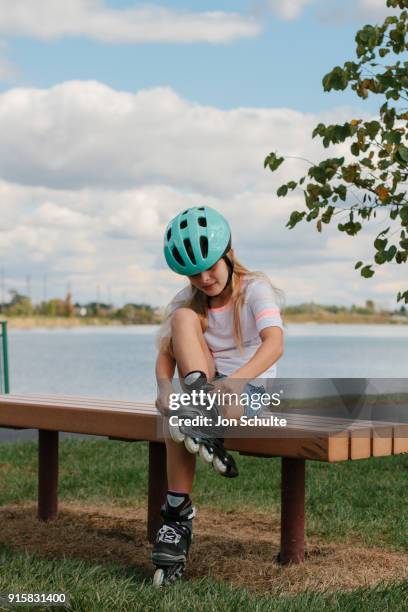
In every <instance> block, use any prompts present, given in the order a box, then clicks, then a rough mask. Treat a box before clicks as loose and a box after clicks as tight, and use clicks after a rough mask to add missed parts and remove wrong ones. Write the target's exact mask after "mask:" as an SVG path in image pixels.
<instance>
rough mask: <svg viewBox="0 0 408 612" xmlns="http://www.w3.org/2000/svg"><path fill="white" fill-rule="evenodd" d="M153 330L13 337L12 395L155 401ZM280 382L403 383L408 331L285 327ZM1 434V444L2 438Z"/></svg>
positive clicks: (23, 332)
mask: <svg viewBox="0 0 408 612" xmlns="http://www.w3.org/2000/svg"><path fill="white" fill-rule="evenodd" d="M156 330H157V326H150V325H149V326H144V325H143V326H138V325H135V326H127V327H106V328H105V327H103V328H101V327H98V328H91V327H89V328H74V329H68V330H66V329H55V330H41V329H34V330H12V331H10V332H9V353H10V387H11V392H12V393H13V392H14V393H55V394H70V395H75V394H78V395H92V396H99V397H109V398H115V399H131V400H147V401H154V398H155V392H156V383H155V377H154V364H155V357H156V349H155V345H154V339H155V332H156ZM278 376H279V377H284V378H350V377H352V378H363V377H366V378H407V377H408V326H388V325H375V326H374V325H318V324H292V325H288V327H287V330H286V347H285V354H284V356H283V357H282V359H281V360H280V362H279V363H278ZM0 433H2V438H3V439H4V436H5V435H6V433H7V430H4V431H3V432H1V430H0ZM23 433H24V432H20V433H19V434H17V432H15V434H14V435H13V436H11V437H14V438H16V437H20V438H21V437H24V436H23V435H22V434H23ZM26 433H27V434H28V432H26ZM9 438H10V436H9V435H8V433H7V439H9Z"/></svg>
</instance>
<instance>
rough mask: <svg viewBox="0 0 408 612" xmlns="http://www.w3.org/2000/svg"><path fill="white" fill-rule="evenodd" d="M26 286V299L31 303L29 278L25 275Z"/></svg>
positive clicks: (28, 275)
mask: <svg viewBox="0 0 408 612" xmlns="http://www.w3.org/2000/svg"><path fill="white" fill-rule="evenodd" d="M26 286H27V297H28V299H29V300H30V301H31V276H30V274H27V276H26Z"/></svg>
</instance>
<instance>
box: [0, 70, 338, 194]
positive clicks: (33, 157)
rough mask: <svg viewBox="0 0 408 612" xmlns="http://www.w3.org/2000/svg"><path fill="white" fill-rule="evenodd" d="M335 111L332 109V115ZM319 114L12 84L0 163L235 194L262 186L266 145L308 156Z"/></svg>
mask: <svg viewBox="0 0 408 612" xmlns="http://www.w3.org/2000/svg"><path fill="white" fill-rule="evenodd" d="M342 115H344V117H346V113H345V112H344V111H343V112H342V111H341V110H338V111H336V113H334V114H333V115H332V116H331V120H334V119H336V120H341V116H342ZM328 117H329V115H328ZM316 122H317V116H315V115H312V114H304V113H301V112H296V111H293V110H290V109H285V108H282V109H280V108H276V109H257V108H253V109H251V108H242V109H239V108H238V109H234V110H221V109H219V108H215V107H204V106H200V105H198V104H193V103H191V102H188V101H186V100H184V99H182V98H180V97H179V96H178V95H177V94H176V93H175V92H174V91H173V90H171V89H169V88H156V89H151V90H143V91H139V92H138V93H136V94H131V93H125V92H118V91H115V90H113V89H111V88H110V87H107V86H105V85H102V84H101V83H97V82H79V81H72V82H68V83H64V84H62V85H58V86H55V87H52V88H50V89H48V90H39V89H23V88H18V89H13V90H9V91H7V92H5V93H3V94H1V95H0V133H1V135H2V137H1V139H0V166H1V168H2V176H3V178H4V179H6V180H8V181H12V182H18V183H22V184H31V185H47V186H49V187H58V188H64V189H66V188H74V189H78V188H80V187H92V186H93V187H99V188H100V187H103V188H106V189H116V188H121V189H124V188H130V187H132V186H134V185H140V184H147V185H149V184H150V185H157V184H162V185H168V186H171V187H174V188H178V187H180V186H181V185H183V186H185V187H186V188H188V189H191V190H192V191H195V190H197V191H199V192H206V193H214V194H221V193H222V194H233V193H237V192H238V193H239V192H241V191H247V190H249V191H251V190H252V189H254V188H255V187H256V189H259V188H260V187H261V186H262V185H263V186H264V187H265V188H269V186H270V176H268V175H267V174H266V172H265V171H264V169H263V164H262V162H263V159H264V157H265V156H266V155H267V154H268V153H269V152H270V150H271V149H274V148H276V149H279V150H280V151H282V152H283V153H285V154H287V155H299V154H300V153H302V152H305V151H307V153H308V154H309V155H310V156H311V159H315V158H316V156H317V155H319V154H320V153H319V152H320V149H321V147H320V146H319V144H318V142H317V141H316V140H315V141H313V142H312V141H311V138H310V135H311V131H312V129H313V127H314V125H315V124H316ZM296 167H298V168H303V167H304V164H303V162H297V163H295V162H293V163H292V169H294V170H296Z"/></svg>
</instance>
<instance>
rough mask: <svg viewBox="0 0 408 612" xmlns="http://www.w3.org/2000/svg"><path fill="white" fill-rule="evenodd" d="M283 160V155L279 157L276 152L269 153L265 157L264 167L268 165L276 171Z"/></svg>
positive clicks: (272, 170)
mask: <svg viewBox="0 0 408 612" xmlns="http://www.w3.org/2000/svg"><path fill="white" fill-rule="evenodd" d="M283 161H284V158H283V157H278V156H277V155H276V153H269V155H268V156H267V157H266V158H265V161H264V168H266V167H268V168H269V169H270V170H271V172H274V171H275V170H277V169H278V168H279V166H280V165H281V163H282V162H283Z"/></svg>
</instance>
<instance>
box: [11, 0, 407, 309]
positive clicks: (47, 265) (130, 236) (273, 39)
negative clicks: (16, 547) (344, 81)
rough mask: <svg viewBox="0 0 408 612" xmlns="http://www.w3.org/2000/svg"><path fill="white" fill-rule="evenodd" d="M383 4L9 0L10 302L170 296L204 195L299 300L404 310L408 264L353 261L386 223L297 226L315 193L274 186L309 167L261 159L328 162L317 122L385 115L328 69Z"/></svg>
mask: <svg viewBox="0 0 408 612" xmlns="http://www.w3.org/2000/svg"><path fill="white" fill-rule="evenodd" d="M385 14H387V9H385V0H354V1H352V0H342V1H339V0H237V1H235V2H234V3H231V2H227V1H224V2H222V1H219V2H215V1H212V0H210V1H206V2H202V1H201V0H195V1H194V2H193V1H192V0H184V1H182V0H176V1H173V2H171V3H163V4H159V3H156V4H152V3H149V2H143V3H142V2H136V1H133V2H131V1H130V0H117V1H113V0H109V1H108V0H70V2H66V1H65V0H36V2H32V1H31V0H12V1H11V0H0V134H1V138H0V219H1V223H0V291H1V294H2V295H0V301H1V300H2V299H8V296H9V294H8V292H9V290H10V289H15V290H18V291H20V292H22V293H25V294H27V293H28V294H29V295H30V297H31V298H32V299H33V301H34V302H39V301H41V300H42V299H44V298H47V299H49V298H51V297H62V298H63V297H64V296H65V294H66V292H67V289H68V288H69V289H70V290H71V291H72V294H73V298H74V300H75V301H79V302H87V301H93V300H102V301H106V302H108V301H110V302H113V303H115V304H116V305H121V304H123V303H124V302H129V301H130V302H148V303H150V304H152V305H153V306H163V305H165V304H166V303H167V302H168V301H169V300H170V299H171V297H172V296H173V295H174V293H176V292H177V290H179V289H180V288H181V287H183V286H184V285H185V284H186V283H185V279H183V277H181V276H178V275H176V274H174V273H173V272H172V271H171V270H169V269H168V268H167V267H166V263H165V260H164V257H163V252H162V240H163V232H164V229H165V227H166V224H167V222H168V221H169V220H170V219H171V218H172V217H174V216H175V215H176V214H177V213H178V212H180V211H181V210H184V209H185V208H187V207H188V206H194V205H203V204H207V205H209V206H213V207H214V208H216V209H217V210H219V211H220V212H222V213H223V214H224V215H225V216H226V217H227V218H228V220H229V222H230V224H231V227H232V235H233V246H234V249H235V253H236V255H237V256H238V258H239V259H240V260H241V261H242V262H243V263H244V264H245V265H247V266H248V267H249V268H251V269H258V270H263V271H264V272H266V273H267V274H268V275H269V277H270V278H271V279H272V281H273V282H274V284H275V285H277V286H278V287H280V288H281V289H282V290H283V291H284V293H285V295H286V302H287V303H288V304H296V303H300V302H306V301H308V302H309V301H315V302H320V303H325V304H334V303H336V304H344V305H350V304H352V303H355V304H363V303H364V302H365V300H366V299H373V300H374V301H375V302H376V303H377V304H379V305H383V306H385V307H394V306H395V305H396V300H395V296H396V293H397V291H398V290H400V289H402V288H403V282H402V281H403V277H402V273H401V270H400V267H396V266H388V267H387V266H385V267H382V268H379V269H378V270H377V272H376V275H375V276H374V277H373V278H372V279H369V280H367V279H363V278H362V277H360V275H359V274H358V273H357V272H355V271H354V263H355V262H356V261H357V260H359V259H362V260H364V261H366V262H367V263H370V262H371V257H372V254H373V252H372V242H373V239H374V237H375V236H376V234H377V233H378V231H380V229H382V227H383V222H382V220H381V219H380V218H377V219H376V220H375V221H373V222H372V223H371V224H370V226H369V227H367V229H366V230H365V231H364V236H362V235H359V236H358V238H351V237H347V236H345V235H344V234H341V233H340V232H338V231H337V230H336V227H335V226H333V227H331V226H328V227H325V228H324V231H323V233H322V234H318V233H317V232H316V230H315V227H314V226H313V225H311V224H300V225H298V226H297V227H296V228H295V229H293V230H289V229H287V228H286V227H285V225H286V222H287V219H288V217H289V214H290V212H291V211H292V210H293V209H295V208H298V209H299V207H301V206H302V194H301V193H300V192H299V193H297V192H294V193H293V195H291V197H290V198H277V197H276V189H277V187H278V186H279V185H280V184H281V183H282V182H284V181H286V180H290V179H293V178H296V177H299V176H301V175H302V174H304V172H305V170H306V166H305V162H302V161H300V160H295V159H288V160H287V161H286V162H285V164H283V166H282V167H281V169H280V170H279V172H277V173H275V174H271V173H270V172H269V171H267V170H264V169H263V160H264V158H265V156H266V155H267V154H268V153H269V152H270V151H279V152H280V153H282V154H283V155H287V156H290V157H299V158H306V159H309V160H313V161H319V159H323V158H324V157H326V156H327V153H328V152H327V150H324V149H322V147H321V145H320V143H319V141H318V140H315V139H314V140H312V139H311V133H312V130H313V128H314V127H315V125H316V124H317V123H319V122H320V121H323V122H326V123H334V122H342V121H346V120H349V119H350V118H351V117H362V118H368V117H374V116H375V114H376V112H377V107H378V102H377V103H376V101H375V99H374V100H372V99H371V98H368V100H366V101H362V100H361V99H360V98H358V97H356V95H355V94H354V93H353V92H349V91H346V92H334V93H333V92H331V93H325V92H323V88H322V85H321V81H322V78H323V76H324V75H325V74H326V73H327V72H328V71H330V70H331V68H333V67H334V66H335V65H342V63H343V62H344V61H346V60H350V59H352V58H354V54H355V50H354V48H355V43H354V36H355V33H356V31H357V29H359V28H360V27H362V25H364V24H365V23H376V22H379V21H381V20H382V19H383V18H384V16H385ZM336 151H337V152H341V147H338V148H337V149H336ZM3 296H4V297H3Z"/></svg>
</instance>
